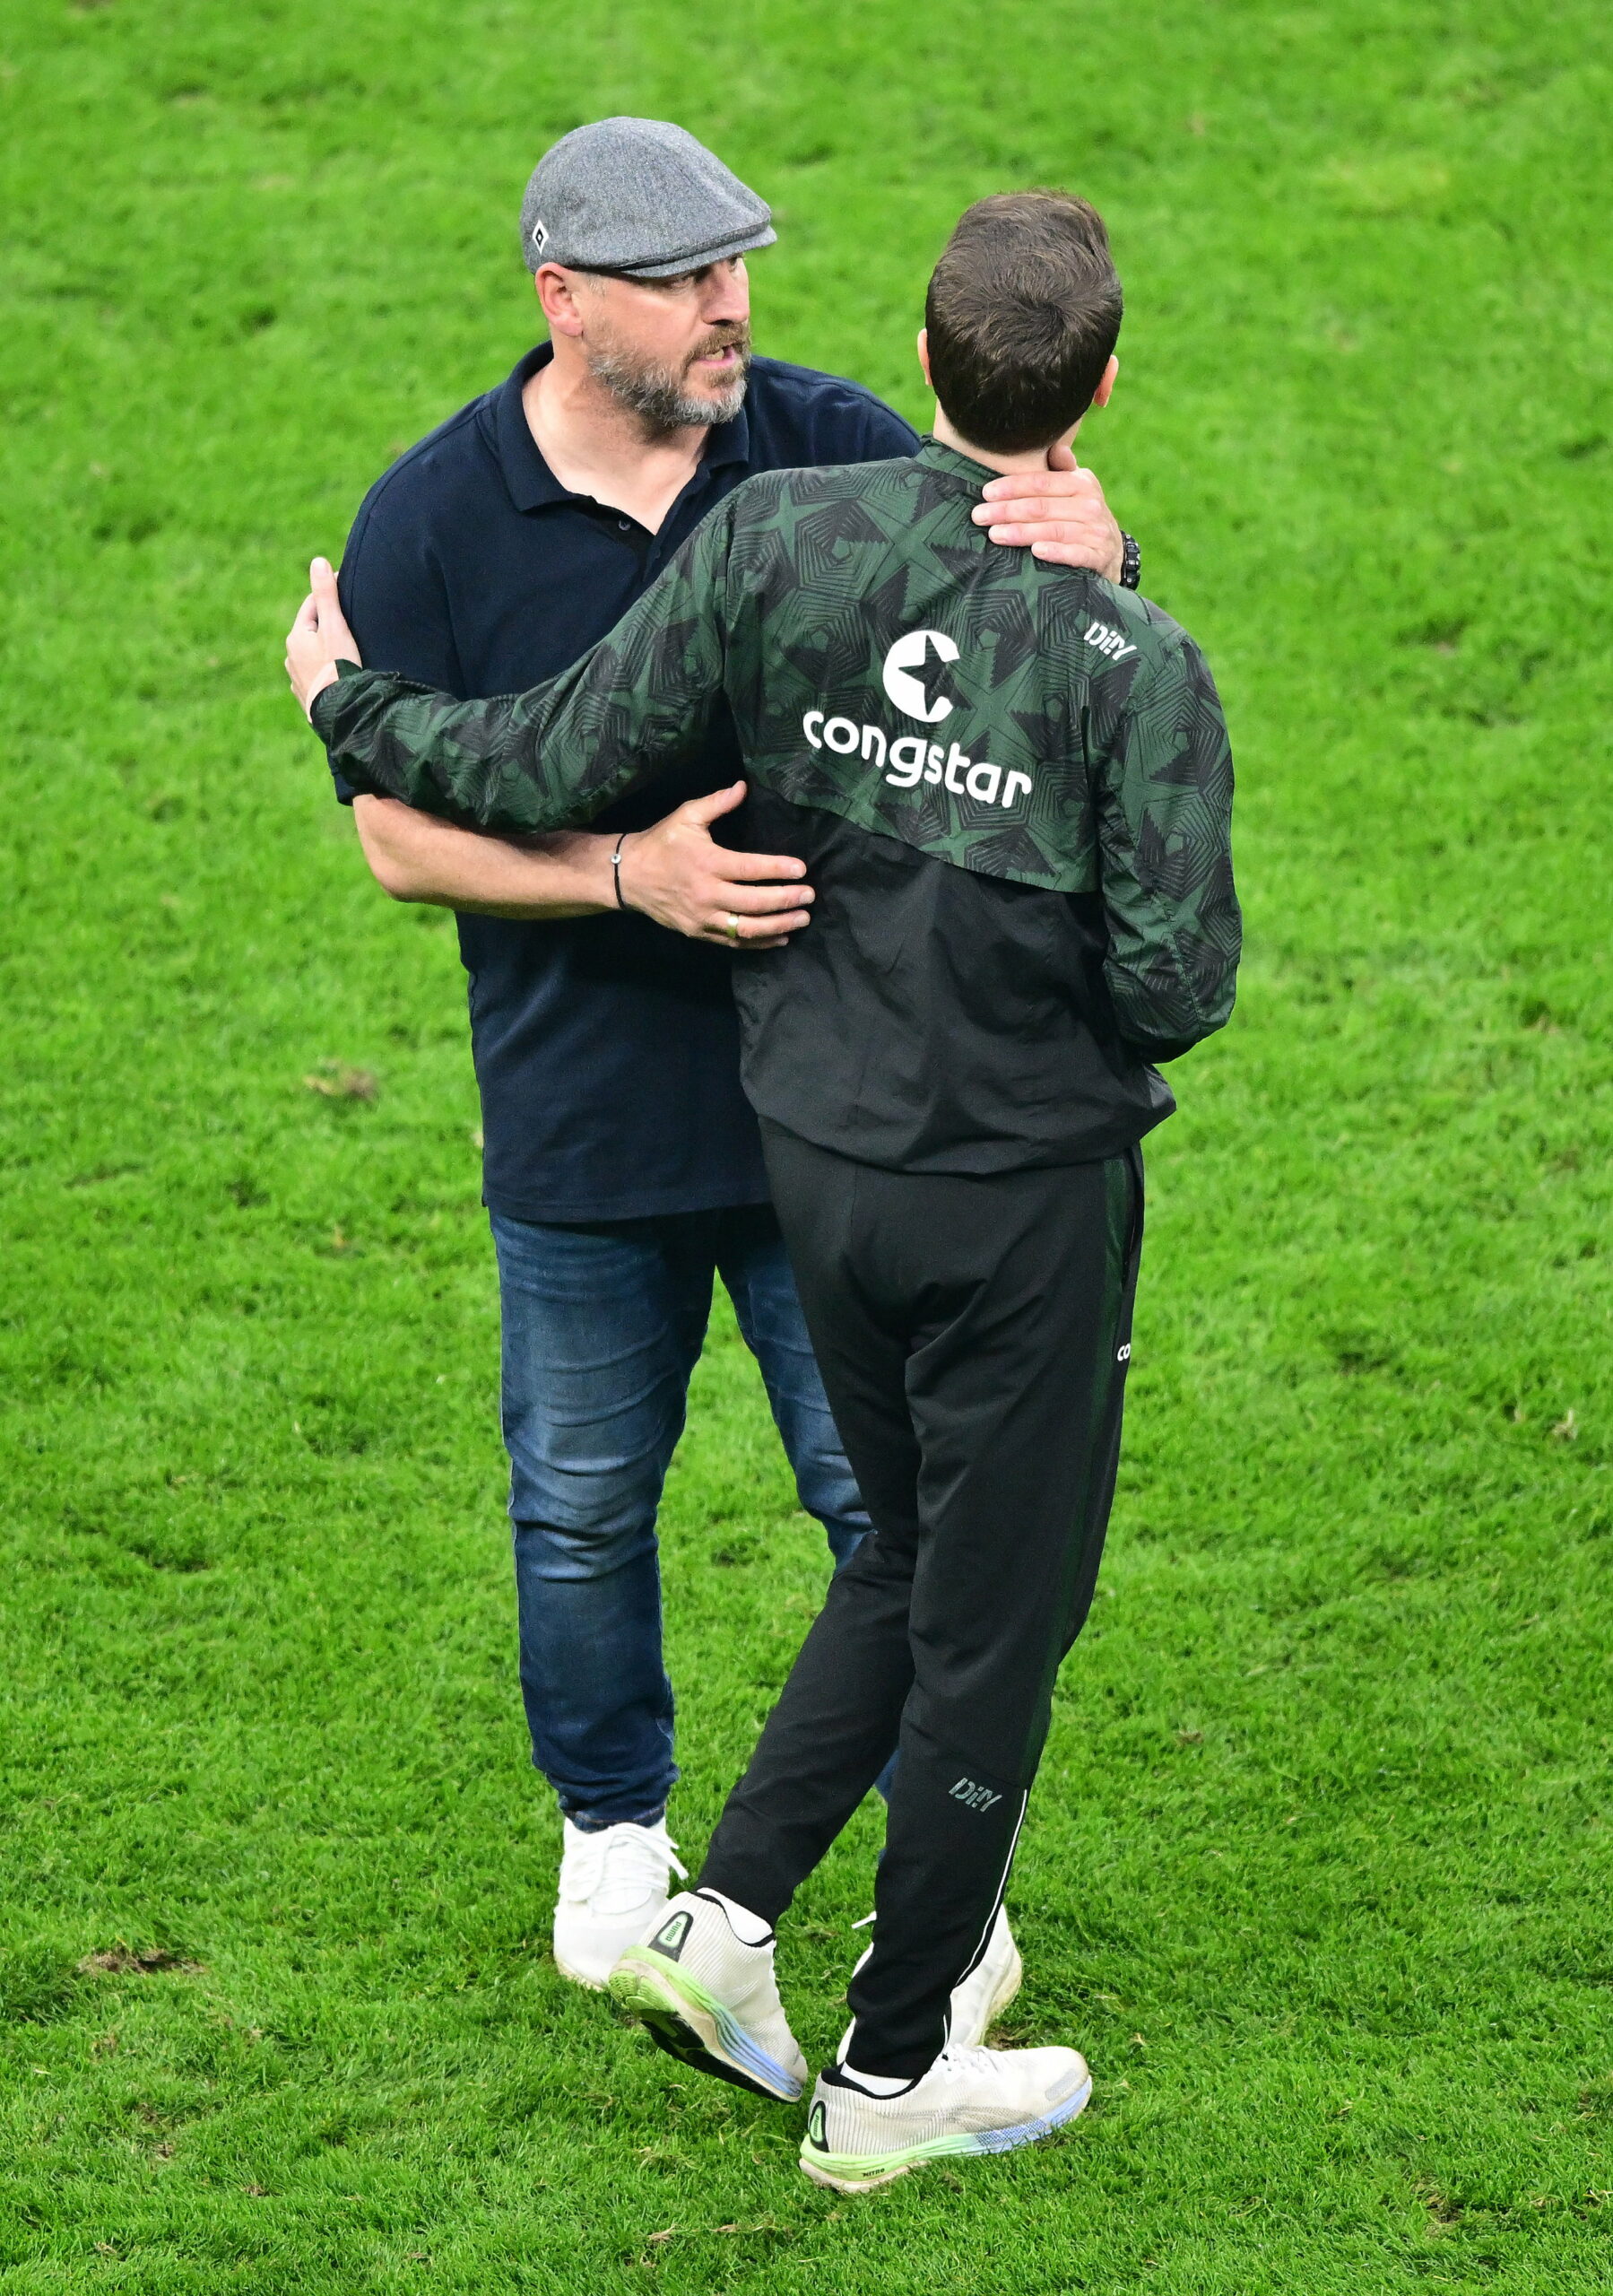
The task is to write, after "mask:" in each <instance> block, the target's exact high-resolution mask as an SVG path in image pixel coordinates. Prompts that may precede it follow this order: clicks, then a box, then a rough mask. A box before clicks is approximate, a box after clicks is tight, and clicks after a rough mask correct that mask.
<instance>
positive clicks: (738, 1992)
mask: <svg viewBox="0 0 1613 2296" xmlns="http://www.w3.org/2000/svg"><path fill="white" fill-rule="evenodd" d="M610 1991H611V1998H612V1999H613V2000H614V2001H617V2002H619V2003H620V2005H621V2006H622V2007H623V2008H624V2009H625V2010H627V2012H628V2013H629V2015H630V2016H633V2017H637V2020H638V2021H639V2022H640V2023H641V2024H642V2025H644V2026H646V2028H647V2030H648V2031H649V2035H650V2038H651V2039H652V2040H654V2041H655V2043H656V2045H657V2046H658V2047H659V2048H663V2049H665V2050H666V2052H667V2054H668V2056H670V2057H677V2058H679V2059H680V2060H681V2062H682V2063H683V2064H685V2065H692V2066H697V2067H698V2069H699V2070H700V2071H701V2072H702V2073H715V2074H716V2076H717V2078H718V2079H719V2080H721V2081H733V2082H734V2083H737V2085H738V2086H739V2087H740V2088H741V2089H754V2090H755V2091H756V2092H757V2094H758V2095H759V2096H763V2097H777V2098H781V2099H782V2100H783V2101H784V2102H785V2104H793V2103H794V2101H795V2100H796V2098H797V2097H799V2096H800V2094H801V2092H802V2090H803V2089H804V2088H805V2086H806V2081H807V2061H806V2059H805V2057H802V2054H801V2051H800V2049H799V2048H797V2047H796V2045H795V2036H794V2034H793V2032H792V2031H790V2027H789V2022H788V2020H787V2019H786V2017H785V2013H784V2004H783V2003H782V2002H781V2001H780V2000H779V1997H778V1986H777V1983H776V1979H775V1978H774V1974H773V1939H772V1936H771V1935H768V1937H767V1940H766V1941H765V1943H763V1944H759V1945H746V1944H741V1942H740V1940H739V1939H738V1938H737V1937H736V1936H735V1935H734V1934H733V1929H732V1927H731V1926H730V1925H729V1920H728V1916H727V1915H726V1913H725V1912H724V1910H723V1908H722V1907H721V1905H719V1904H718V1902H717V1900H715V1898H708V1897H702V1896H700V1895H699V1894H698V1892H695V1891H692V1890H684V1891H682V1892H680V1894H679V1895H678V1896H677V1897H675V1898H672V1899H671V1900H669V1901H668V1904H667V1907H666V1909H665V1913H664V1916H663V1918H662V1920H661V1921H660V1922H659V1923H658V1924H657V1926H655V1929H654V1930H653V1931H652V1932H651V1934H650V1935H648V1936H647V1937H646V1938H645V1939H644V1940H643V1942H642V1943H641V1944H637V1945H629V1947H628V1950H627V1952H625V1953H623V1955H622V1956H621V1959H620V1961H618V1962H617V1964H616V1967H615V1968H614V1969H613V1970H611V1979H610Z"/></svg>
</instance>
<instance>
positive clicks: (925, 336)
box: [918, 326, 935, 390]
mask: <svg viewBox="0 0 1613 2296" xmlns="http://www.w3.org/2000/svg"><path fill="white" fill-rule="evenodd" d="M918 363H919V365H920V366H921V367H922V368H923V369H924V380H925V382H926V383H929V382H930V330H929V328H928V327H927V326H921V327H920V329H919V331H918ZM930 387H931V389H932V390H933V389H934V387H935V386H934V385H933V383H931V384H930Z"/></svg>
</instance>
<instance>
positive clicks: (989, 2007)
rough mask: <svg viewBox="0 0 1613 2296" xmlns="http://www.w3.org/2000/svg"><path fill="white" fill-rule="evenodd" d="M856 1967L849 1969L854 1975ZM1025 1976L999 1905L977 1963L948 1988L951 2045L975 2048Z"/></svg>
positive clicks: (843, 2041)
mask: <svg viewBox="0 0 1613 2296" xmlns="http://www.w3.org/2000/svg"><path fill="white" fill-rule="evenodd" d="M872 1951H873V1947H872V1945H871V1946H870V1947H869V1948H868V1952H865V1953H864V1954H863V1961H866V1960H867V1959H868V1954H869V1953H872ZM863 1961H859V1962H858V1963H857V1969H858V1970H860V1969H861V1968H862V1966H863ZM856 1973H857V1970H853V1971H852V1975H853V1976H854V1977H855V1975H856ZM1024 1976H1025V1964H1024V1963H1023V1962H1022V1961H1020V1959H1019V1947H1018V1946H1017V1945H1016V1944H1015V1943H1014V1933H1013V1931H1012V1930H1011V1929H1010V1927H1009V1926H1008V1915H1007V1913H1006V1912H1005V1911H1004V1909H1002V1907H1001V1906H999V1907H998V1909H997V1918H996V1920H995V1921H994V1922H993V1924H992V1934H991V1936H990V1937H989V1939H988V1940H987V1942H986V1948H985V1951H984V1953H982V1955H981V1956H980V1961H979V1966H978V1967H977V1968H976V1969H973V1970H970V1972H969V1974H968V1976H967V1977H966V1978H965V1979H964V1980H963V1982H962V1983H961V1984H960V1985H958V1986H955V1987H953V1990H952V2009H951V2015H950V2021H949V2031H948V2034H947V2039H948V2040H949V2042H950V2045H951V2047H952V2048H979V2046H980V2044H981V2043H982V2041H984V2039H985V2037H986V2035H987V2034H988V2033H989V2032H990V2031H991V2030H992V2027H993V2024H994V2023H995V2022H996V2021H997V2019H998V2018H999V2017H1001V2015H1002V2013H1003V2011H1004V2010H1005V2009H1006V2008H1007V2007H1008V2005H1009V2003H1010V2001H1011V2000H1012V1999H1013V1997H1014V1996H1015V1995H1016V1994H1017V1993H1018V1992H1019V1987H1020V1984H1021V1982H1022V1980H1023V1979H1024ZM851 2036H852V2029H851V2027H850V2026H849V2025H847V2027H846V2031H845V2032H844V2033H843V2034H842V2035H841V2036H840V2052H839V2062H840V2063H841V2064H842V2065H844V2064H845V2062H846V2048H847V2046H848V2045H849V2043H850V2040H851Z"/></svg>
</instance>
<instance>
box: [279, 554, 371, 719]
mask: <svg viewBox="0 0 1613 2296" xmlns="http://www.w3.org/2000/svg"><path fill="white" fill-rule="evenodd" d="M308 582H309V585H310V587H309V590H308V596H307V597H306V598H304V600H303V602H302V604H300V605H299V607H298V609H297V619H296V621H295V622H293V623H292V624H291V628H290V630H288V631H287V632H286V675H287V677H289V678H290V679H291V691H292V692H293V693H294V694H295V695H296V696H297V699H298V700H299V702H300V703H301V704H302V710H303V715H304V717H306V716H307V715H308V711H309V710H310V709H312V708H313V706H314V696H315V695H316V694H317V693H319V692H322V691H323V690H324V689H325V687H326V686H327V685H329V684H330V683H331V682H332V680H333V679H334V676H335V674H336V665H337V663H338V662H359V661H361V660H362V658H363V657H362V656H361V655H360V652H359V643H358V640H357V639H356V638H355V637H354V636H353V634H352V631H351V630H350V629H349V628H348V626H347V618H346V616H345V615H344V614H343V611H342V606H341V603H340V601H339V600H338V598H337V596H336V574H335V569H334V567H333V566H332V564H331V562H330V560H329V559H328V558H317V559H315V561H314V562H313V564H312V565H311V566H310V567H309V568H308Z"/></svg>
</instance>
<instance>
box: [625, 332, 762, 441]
mask: <svg viewBox="0 0 1613 2296" xmlns="http://www.w3.org/2000/svg"><path fill="white" fill-rule="evenodd" d="M740 356H741V361H742V363H741V368H740V371H739V374H738V375H737V377H736V378H734V380H733V382H732V383H731V384H730V385H729V387H728V388H727V389H726V390H725V391H720V392H719V393H718V394H717V396H715V398H711V397H708V396H706V395H705V394H704V393H701V394H700V395H699V396H696V395H695V394H694V393H693V392H690V391H686V390H685V389H684V388H683V378H682V376H681V374H679V373H676V372H674V370H672V368H670V367H646V366H645V365H643V364H642V363H641V362H640V361H637V360H634V359H630V358H629V357H628V355H627V353H626V352H621V351H595V352H594V353H593V354H592V356H591V357H590V359H589V361H588V364H589V368H590V370H592V372H593V373H594V375H595V376H597V378H599V380H600V381H601V382H602V383H603V385H604V387H605V388H606V389H607V390H608V391H609V392H611V395H612V396H613V397H615V398H616V399H618V400H620V404H622V405H623V406H625V407H628V408H629V409H630V410H631V412H632V413H635V414H636V415H637V417H638V419H639V421H640V422H643V423H644V424H645V425H646V428H647V429H649V430H650V431H681V430H684V429H686V428H687V427H689V425H690V424H693V423H699V422H703V423H710V424H713V425H715V424H716V423H718V422H733V418H734V416H735V415H736V414H737V413H739V411H740V409H741V406H743V404H745V388H746V380H747V377H748V376H749V373H750V352H749V351H741V353H740Z"/></svg>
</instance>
